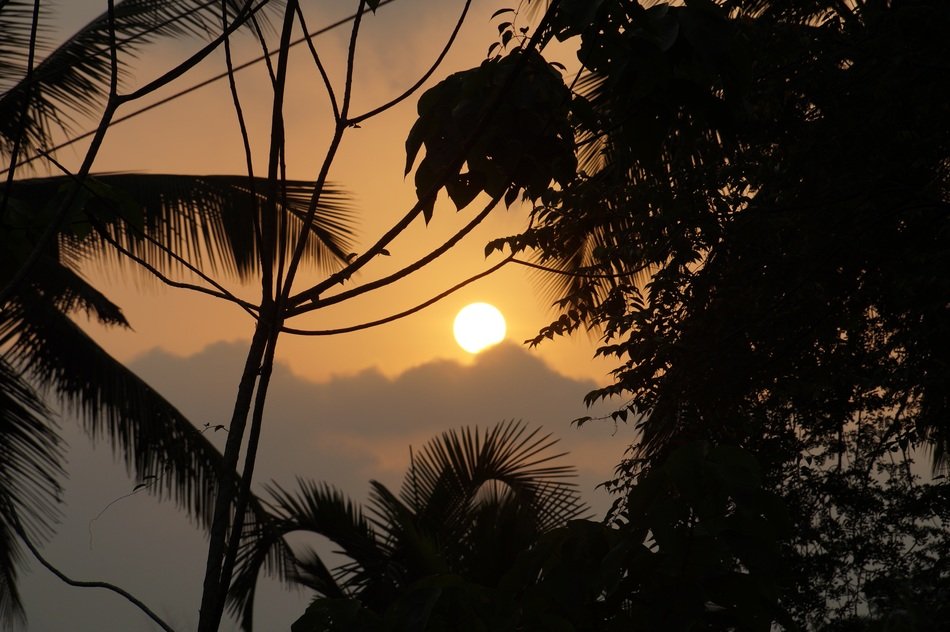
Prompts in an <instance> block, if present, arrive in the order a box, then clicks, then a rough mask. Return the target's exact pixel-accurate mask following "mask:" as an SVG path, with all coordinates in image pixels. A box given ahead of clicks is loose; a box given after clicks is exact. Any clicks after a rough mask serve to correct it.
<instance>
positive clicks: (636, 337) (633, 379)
mask: <svg viewBox="0 0 950 632" xmlns="http://www.w3.org/2000/svg"><path fill="white" fill-rule="evenodd" d="M543 4H544V6H546V7H547V11H546V12H545V15H544V17H543V18H542V20H541V22H540V23H539V24H538V26H537V29H538V34H539V35H538V37H537V38H536V39H535V40H533V41H547V40H550V39H554V38H557V39H559V40H563V41H564V42H565V43H566V44H569V45H571V46H573V47H574V50H576V51H577V59H578V61H579V64H580V72H579V74H578V75H577V76H576V77H574V78H572V79H570V81H568V80H567V79H564V80H562V82H561V83H556V86H555V87H553V88H552V90H551V91H550V98H551V99H552V100H553V99H555V98H556V97H557V95H559V94H563V90H564V88H565V87H567V88H569V89H570V90H571V94H570V97H569V99H570V100H569V103H564V104H562V106H561V107H562V111H566V112H567V117H566V120H567V121H568V123H569V124H570V125H571V127H572V129H573V136H572V143H573V146H572V151H573V152H574V154H575V156H576V161H577V169H576V171H575V173H574V174H573V176H572V177H571V178H570V179H569V180H568V181H565V180H564V178H563V176H559V177H558V178H557V179H556V182H555V183H554V184H553V185H552V186H549V187H548V188H547V189H546V190H545V191H542V192H538V191H536V190H529V191H527V195H526V197H527V198H528V199H529V200H530V201H531V203H532V209H533V210H532V213H531V217H532V226H531V227H530V228H529V229H528V230H527V231H525V232H523V233H522V234H519V235H516V236H513V237H510V238H505V239H500V240H497V241H495V242H493V243H492V244H490V245H489V248H488V250H489V251H492V250H497V249H510V250H511V251H512V252H513V253H515V254H520V253H530V254H532V255H533V257H534V261H533V263H532V264H531V265H534V266H535V267H540V268H541V269H543V270H546V271H548V272H549V273H550V277H549V279H550V280H549V281H548V283H549V286H548V287H549V288H550V289H551V291H552V292H553V293H554V297H555V299H556V302H555V306H556V307H557V309H558V311H559V312H560V313H559V316H558V318H557V319H556V320H555V321H554V322H552V323H551V324H550V325H549V326H547V327H544V328H543V329H541V331H540V332H539V334H538V336H537V338H535V339H534V340H532V341H531V342H532V343H534V344H538V343H541V342H543V341H544V340H545V339H547V338H553V337H555V336H558V335H564V334H569V333H572V332H574V331H576V330H578V329H584V328H587V329H591V330H593V331H595V332H597V333H598V335H600V336H601V340H602V346H601V347H600V349H599V351H598V353H600V354H602V355H605V356H609V357H613V358H615V359H616V361H617V366H616V369H615V371H614V373H613V377H614V381H613V383H612V384H609V385H606V386H604V387H603V388H601V389H598V390H597V391H594V392H593V393H591V394H590V395H589V398H588V399H589V401H595V400H597V399H600V398H609V397H612V398H615V399H613V401H615V402H616V401H620V402H623V403H622V404H621V405H620V407H619V408H618V409H617V410H616V412H614V413H613V415H612V416H613V419H614V421H620V420H624V421H630V422H632V423H636V424H637V426H638V427H639V428H640V429H641V430H642V434H641V437H640V439H639V440H638V441H637V442H636V443H635V444H634V445H633V446H632V451H631V454H630V458H629V459H627V460H625V461H624V463H622V464H621V465H620V467H619V468H618V476H617V478H616V479H615V480H614V481H612V482H611V484H612V485H613V486H614V487H615V489H617V490H618V491H625V490H630V489H632V488H634V487H635V484H636V481H637V480H638V479H639V478H640V477H641V476H644V475H647V474H648V472H649V471H650V470H651V469H652V468H655V467H659V466H661V464H663V463H664V462H665V460H666V458H667V457H668V455H670V454H671V453H672V452H673V451H675V449H676V448H677V446H680V445H684V444H689V443H690V442H692V441H694V440H696V439H704V440H711V441H713V442H714V443H715V444H717V445H740V446H744V447H746V448H748V449H750V450H751V451H752V452H753V453H755V454H756V456H757V458H758V460H759V461H760V462H761V463H762V465H763V467H764V471H765V476H766V479H767V481H768V484H769V486H770V487H771V488H772V489H774V490H776V491H779V492H780V493H781V494H782V496H783V498H784V500H785V502H786V503H788V505H789V509H790V511H791V513H792V515H793V517H794V522H795V529H793V531H792V533H794V534H795V536H794V537H792V538H791V539H790V540H789V541H788V544H789V548H788V550H787V553H786V557H787V559H788V560H790V563H791V565H793V566H795V568H797V569H798V575H797V577H796V579H795V581H797V582H798V588H797V589H788V590H787V591H786V592H785V593H784V594H783V602H784V605H785V607H786V608H787V609H788V611H789V612H791V613H792V615H793V618H794V620H797V621H798V622H799V623H801V624H802V625H805V623H806V622H807V623H808V624H809V625H813V626H818V627H821V626H825V625H831V620H834V621H837V622H839V623H841V622H843V621H844V620H845V619H848V620H851V619H855V618H856V617H857V618H859V617H858V614H857V613H858V612H859V611H860V609H861V606H860V604H864V606H867V605H868V603H869V602H873V601H874V598H872V597H871V595H872V594H874V590H873V589H872V586H873V585H877V586H883V585H896V584H895V582H897V583H900V581H904V580H905V579H906V581H916V580H911V579H908V578H910V577H915V578H916V579H917V580H921V581H923V580H922V578H923V577H929V579H928V580H926V581H932V582H934V583H932V584H928V585H926V586H924V587H922V588H921V594H942V591H944V590H945V586H946V585H947V582H948V577H947V576H946V573H944V572H942V571H939V570H938V566H937V564H938V563H937V562H936V560H938V559H939V558H940V551H942V550H943V547H944V546H945V545H946V541H947V522H946V519H947V517H946V515H945V509H944V508H945V506H946V504H945V503H946V498H945V495H944V494H945V491H944V490H945V483H944V482H941V481H942V480H943V479H942V478H939V477H938V479H937V480H936V481H935V482H934V483H933V484H932V485H926V486H923V488H922V489H921V490H920V491H919V493H918V492H917V491H915V490H917V489H918V488H917V485H918V482H919V481H918V478H917V475H915V474H914V473H913V472H912V471H911V470H910V469H909V468H910V463H911V462H912V461H913V459H914V457H915V456H918V458H919V456H920V455H923V454H926V453H928V452H929V455H930V460H931V465H932V467H933V469H934V472H935V473H937V472H939V471H941V470H943V469H944V468H945V466H946V465H947V456H948V448H950V426H948V422H947V419H948V412H950V409H948V399H947V392H948V386H950V384H948V380H950V370H948V369H950V367H948V365H947V360H946V357H947V354H946V351H945V350H946V349H948V348H950V345H948V343H950V338H948V336H950V313H948V311H950V304H948V302H947V297H948V296H950V283H948V281H947V276H946V275H945V274H943V273H942V272H941V271H942V270H943V269H944V268H946V267H947V264H948V263H950V261H948V257H950V248H948V245H950V243H948V236H950V213H948V211H950V131H948V128H947V125H946V120H947V115H948V107H950V106H948V102H947V100H946V99H945V98H943V97H942V96H941V95H942V90H943V88H942V86H944V85H946V84H947V80H948V79H950V73H948V68H947V66H946V64H945V63H944V61H943V60H945V59H947V58H948V57H950V45H948V43H947V39H946V37H944V36H943V33H945V32H946V29H947V28H948V27H950V6H948V5H947V4H946V3H944V2H939V1H933V0H903V1H901V0H894V1H884V0H880V1H878V0H867V1H862V0H856V1H854V2H833V1H827V2H825V1H821V0H814V1H807V2H792V3H789V2H781V3H779V2H769V1H767V0H722V1H713V0H688V1H686V2H684V3H673V4H667V3H659V2H636V1H631V0H597V1H593V2H581V1H573V0H564V1H562V2H550V3H543ZM506 19H507V18H506ZM513 56H514V55H510V56H509V57H513ZM491 61H492V60H490V61H489V62H486V63H491ZM515 81H517V80H515ZM432 94H435V90H433V91H432ZM443 106H444V107H447V108H450V107H452V102H451V101H449V102H446V103H443ZM565 107H566V109H565ZM561 123H562V122H561V120H560V119H558V120H556V121H553V122H552V123H551V126H550V129H555V128H557V127H558V126H559V125H561ZM511 152H512V155H513V156H517V155H519V154H518V152H517V150H516V149H512V150H511ZM506 158H507V157H506ZM506 158H501V159H498V160H497V162H498V163H504V162H505V160H506ZM476 163H477V157H476ZM471 166H472V165H471V164H469V167H470V168H471ZM508 184H509V186H510V189H509V192H515V193H516V192H517V190H518V189H519V188H521V187H520V183H519V182H517V180H516V179H514V178H511V179H509V183H508ZM579 421H580V422H581V423H583V422H586V421H589V420H588V419H586V418H585V419H582V420H579ZM895 456H896V457H898V460H897V462H898V463H900V466H899V467H896V466H894V467H892V466H891V465H890V461H891V459H893V458H894V457H895ZM895 468H896V469H895ZM907 497H914V498H919V499H920V502H916V503H905V502H904V501H903V500H902V499H904V498H907ZM925 498H926V499H929V500H925ZM884 515H886V516H889V517H890V518H889V519H890V520H892V521H895V524H897V523H899V524H900V525H901V526H900V527H898V528H897V531H896V532H889V533H891V535H890V536H887V535H885V531H887V530H883V529H882V528H880V527H869V526H868V525H872V524H879V523H877V522H876V521H877V520H880V519H882V518H881V516H884ZM927 524H931V525H934V531H932V532H929V535H924V534H923V532H922V531H920V529H922V528H925V525H927ZM833 525H836V526H835V527H834V529H832V526H833ZM858 525H864V526H862V527H858ZM852 529H857V531H854V532H853V531H852ZM829 530H830V531H829ZM849 533H853V534H854V537H853V538H852V537H851V536H848V535H847V534H849ZM931 536H932V537H933V539H931ZM918 538H919V539H918ZM914 541H917V542H918V543H919V544H920V545H921V546H922V547H923V549H925V550H926V551H927V553H926V554H925V555H924V556H923V558H917V559H916V560H915V561H913V562H910V561H909V560H910V559H911V558H910V557H907V556H906V555H905V554H906V553H907V550H906V548H904V546H903V545H898V544H895V542H897V543H900V542H903V543H905V544H906V543H907V542H914ZM911 548H913V547H911ZM820 551H823V552H822V553H820V554H819V552H820ZM905 562H907V563H909V564H910V567H912V568H910V567H908V566H907V565H906V564H905ZM928 574H929V575H928ZM901 578H904V579H901ZM888 582H891V583H890V584H888ZM809 586H811V588H809ZM815 586H820V587H821V588H819V589H815V588H814V587H815ZM931 589H933V590H931ZM796 590H798V591H799V592H795V591H796ZM928 591H930V592H928ZM877 594H880V593H877ZM885 602H886V600H885ZM874 603H877V602H874ZM880 603H884V602H880ZM894 604H895V602H890V607H899V606H895V605H894ZM836 608H837V609H838V610H836ZM878 614H880V613H878ZM855 620H856V619H855ZM865 623H867V622H866V621H865ZM841 624H842V625H844V623H841ZM835 625H837V623H836V624H835ZM862 625H863V624H862Z"/></svg>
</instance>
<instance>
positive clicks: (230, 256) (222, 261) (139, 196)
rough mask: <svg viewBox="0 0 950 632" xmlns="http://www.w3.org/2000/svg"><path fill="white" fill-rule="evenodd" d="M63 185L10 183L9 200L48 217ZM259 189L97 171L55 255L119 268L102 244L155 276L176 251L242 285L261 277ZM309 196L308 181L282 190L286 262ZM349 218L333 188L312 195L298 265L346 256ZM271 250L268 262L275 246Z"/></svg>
mask: <svg viewBox="0 0 950 632" xmlns="http://www.w3.org/2000/svg"><path fill="white" fill-rule="evenodd" d="M72 186H74V183H73V182H72V180H71V179H69V178H66V177H55V178H33V179H25V180H18V181H16V182H14V183H13V186H12V191H11V195H12V197H13V199H15V200H17V201H18V203H19V204H20V205H22V206H23V207H25V208H28V209H31V210H32V211H33V212H34V213H40V211H41V210H42V209H46V211H45V214H49V213H51V210H50V209H55V208H57V205H58V204H60V203H62V200H63V198H64V197H65V196H66V195H67V194H68V190H69V187H72ZM266 190H267V180H266V179H263V178H258V179H255V180H250V179H249V178H247V177H245V176H228V175H212V176H190V175H169V174H129V173H112V174H99V175H96V176H94V177H93V178H92V179H91V180H90V181H89V182H88V183H87V184H86V185H84V189H83V190H82V191H81V192H80V195H79V199H78V200H77V202H76V204H75V206H74V208H73V209H70V211H69V217H68V219H69V221H70V223H69V225H68V226H66V229H67V230H68V232H67V234H66V235H65V236H64V237H63V239H62V242H61V244H60V255H61V258H63V259H64V260H67V261H69V262H70V263H73V264H76V265H78V264H79V263H81V262H82V261H83V260H85V259H87V258H89V257H90V256H94V257H103V256H104V257H106V258H108V259H109V260H110V263H120V264H121V263H125V262H128V259H126V258H125V257H123V256H121V255H120V254H119V253H118V252H117V250H116V248H115V247H114V245H113V243H110V239H111V240H114V241H115V242H118V243H119V244H120V245H121V246H122V247H123V248H125V249H127V250H129V251H130V252H131V253H133V254H135V255H136V256H138V257H141V258H143V259H145V260H146V261H148V262H149V263H150V264H152V265H155V266H157V267H159V268H160V269H164V270H180V268H181V266H180V263H179V262H178V261H177V260H176V258H175V257H174V256H173V255H172V254H171V253H175V254H177V255H178V256H180V257H182V258H184V259H185V260H187V261H189V262H190V263H191V264H192V265H194V266H196V267H197V268H199V269H202V270H203V271H205V272H209V273H213V272H224V273H225V274H228V275H231V276H236V277H238V278H240V279H242V280H247V279H249V278H253V277H254V276H256V275H257V274H259V273H260V262H259V252H260V244H259V240H258V238H257V236H256V232H257V231H256V230H255V226H257V225H259V222H260V219H261V215H262V213H263V212H264V211H263V209H264V208H266V204H265V202H266V199H265V195H264V193H263V192H264V191H266ZM313 194H314V186H313V184H312V183H310V182H305V181H299V180H292V181H288V182H286V183H285V184H284V190H283V195H282V198H283V199H282V204H279V205H278V217H277V220H276V221H277V223H278V225H281V224H283V226H284V227H285V231H284V233H285V236H286V239H284V240H283V241H284V244H283V248H284V255H285V256H286V255H288V254H289V253H290V251H291V249H292V247H293V244H294V242H295V241H296V239H297V237H299V235H300V234H301V230H302V226H303V220H304V219H305V217H306V212H307V209H308V206H309V204H310V201H311V197H312V195H313ZM89 217H92V218H93V220H94V222H96V223H97V224H98V225H100V226H104V227H105V230H106V231H107V234H108V238H109V239H106V238H104V237H103V236H102V235H101V234H99V233H97V232H95V231H93V232H90V225H89V223H88V222H89V219H88V218H89ZM353 218H354V214H353V211H352V209H351V207H350V205H349V201H348V197H347V195H346V194H345V193H343V192H342V191H341V190H340V189H338V188H335V187H333V186H327V187H326V188H325V189H324V190H323V191H321V193H320V199H319V204H318V206H317V211H316V215H315V217H314V221H313V223H312V225H311V229H310V231H311V232H310V237H309V239H308V240H307V248H306V250H305V251H304V256H305V261H307V262H309V263H311V264H315V265H317V266H318V267H319V268H321V269H322V270H327V271H329V270H333V269H335V268H336V267H338V266H339V265H341V262H342V261H344V260H345V258H346V254H347V253H348V252H349V251H350V246H351V238H352V235H353V225H354V219H353ZM70 233H71V234H70ZM274 250H275V252H274V259H275V262H276V258H277V257H278V256H279V249H274Z"/></svg>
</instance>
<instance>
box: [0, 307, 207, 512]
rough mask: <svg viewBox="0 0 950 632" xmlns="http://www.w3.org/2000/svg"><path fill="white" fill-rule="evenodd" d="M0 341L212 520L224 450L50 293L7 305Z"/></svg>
mask: <svg viewBox="0 0 950 632" xmlns="http://www.w3.org/2000/svg"><path fill="white" fill-rule="evenodd" d="M0 346H5V347H6V349H7V351H6V357H7V359H8V361H9V362H11V364H13V365H14V366H16V367H17V368H19V369H21V370H22V371H24V372H25V374H26V375H27V376H29V378H30V379H31V380H33V381H34V382H35V383H36V384H37V385H39V387H40V388H42V389H45V390H48V391H51V392H52V393H53V394H54V395H55V396H56V397H57V398H59V399H60V400H61V401H63V402H64V404H65V405H66V406H67V408H68V409H70V410H71V411H72V412H74V413H76V414H77V415H78V416H79V417H80V418H81V419H82V421H83V423H84V424H85V427H86V430H87V431H88V432H89V434H90V435H91V436H92V437H93V438H95V439H101V438H105V439H108V440H109V441H110V442H111V444H112V447H113V449H114V450H115V451H116V452H121V453H122V455H123V457H124V459H125V463H126V466H127V467H128V468H129V470H130V471H131V472H134V474H135V475H136V476H137V477H138V479H139V480H143V481H151V483H150V485H149V486H148V487H149V489H150V490H152V491H155V492H156V493H158V494H159V495H160V496H163V497H170V498H173V499H174V500H175V501H176V502H177V503H178V504H179V506H181V507H183V508H185V509H186V510H188V512H189V513H190V514H191V515H192V516H193V517H195V518H196V519H197V520H198V521H199V522H200V523H201V524H203V525H206V526H207V525H209V524H210V520H211V512H212V508H213V501H214V490H215V488H216V485H217V480H218V478H219V476H220V472H219V465H220V453H219V452H218V451H217V450H216V449H215V447H214V446H213V445H211V443H210V442H209V441H208V440H207V439H206V438H205V437H204V435H202V434H201V433H200V432H199V431H198V429H197V428H195V426H193V425H192V424H191V423H190V422H189V421H188V420H187V419H186V418H185V417H184V416H183V415H182V414H181V413H180V412H179V411H178V410H177V409H176V408H175V407H174V406H172V405H171V404H170V403H169V402H168V401H167V400H165V399H164V398H163V397H162V396H161V395H160V394H159V393H158V392H156V391H155V390H154V389H152V388H151V387H150V386H149V385H148V384H146V383H145V382H144V381H142V379H141V378H139V377H138V376H136V375H135V374H134V373H132V372H131V371H130V370H129V369H127V368H126V367H125V366H124V365H122V363H120V362H118V361H116V360H115V359H114V358H113V357H112V356H110V355H109V354H108V353H106V351H105V350H103V349H102V348H101V347H99V345H97V344H96V343H95V342H94V341H93V340H92V339H91V338H89V336H88V335H86V333H85V332H83V331H82V330H81V329H80V328H79V327H78V326H77V325H76V324H75V323H73V322H72V321H71V320H70V319H69V318H68V317H67V316H66V315H65V314H64V313H63V312H62V311H60V310H59V309H58V308H57V306H56V305H55V304H54V302H53V301H52V300H51V299H50V298H49V297H48V296H45V295H42V294H39V293H36V292H33V291H25V292H20V293H18V294H17V295H16V296H15V297H14V298H13V299H12V300H11V301H10V302H9V303H8V304H7V305H5V306H4V311H3V314H2V320H0Z"/></svg>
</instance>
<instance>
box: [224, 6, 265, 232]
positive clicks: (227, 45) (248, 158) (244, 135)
mask: <svg viewBox="0 0 950 632" xmlns="http://www.w3.org/2000/svg"><path fill="white" fill-rule="evenodd" d="M221 21H222V24H223V28H224V29H227V26H228V6H227V0H221ZM253 23H254V29H255V31H256V32H257V34H258V38H259V39H260V42H261V46H262V47H263V48H264V53H265V56H264V57H265V59H266V60H267V69H268V72H270V73H271V79H272V81H273V71H272V68H271V65H270V59H269V58H267V55H266V53H267V45H266V44H265V43H264V36H263V34H262V33H261V31H260V26H259V25H258V23H257V16H254V18H253ZM224 63H225V65H226V66H227V73H228V85H229V87H230V89H231V102H232V103H233V104H234V112H235V114H236V115H237V119H238V127H239V128H240V131H241V140H242V141H243V143H244V160H245V162H246V163H247V176H248V187H249V189H250V191H251V195H252V196H253V197H254V198H255V199H257V184H256V182H255V181H254V160H253V155H252V152H251V140H250V137H249V135H248V132H247V123H246V122H245V120H244V110H243V108H242V107H241V99H240V97H239V96H238V89H237V82H236V81H235V79H234V72H235V71H234V62H233V61H232V59H231V38H230V37H226V38H225V39H224ZM254 237H255V238H256V239H257V243H261V241H262V240H263V235H261V227H260V222H259V221H257V219H256V218H255V220H254Z"/></svg>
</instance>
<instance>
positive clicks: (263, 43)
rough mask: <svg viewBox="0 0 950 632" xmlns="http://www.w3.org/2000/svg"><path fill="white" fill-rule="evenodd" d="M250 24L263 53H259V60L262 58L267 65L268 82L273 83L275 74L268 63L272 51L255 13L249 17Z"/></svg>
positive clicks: (272, 66)
mask: <svg viewBox="0 0 950 632" xmlns="http://www.w3.org/2000/svg"><path fill="white" fill-rule="evenodd" d="M251 24H252V25H253V26H254V34H255V35H257V41H258V43H259V44H260V45H261V51H263V53H264V54H263V55H261V57H260V58H259V60H260V59H263V60H264V66H266V67H267V76H268V77H270V82H271V84H273V83H274V82H275V81H276V80H277V78H276V75H275V74H274V65H273V64H272V63H270V58H271V55H273V53H271V52H270V51H269V50H268V48H267V38H265V37H264V32H263V31H262V30H261V25H260V23H259V22H258V21H257V16H256V15H255V16H254V17H253V18H251ZM291 46H293V44H291Z"/></svg>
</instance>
